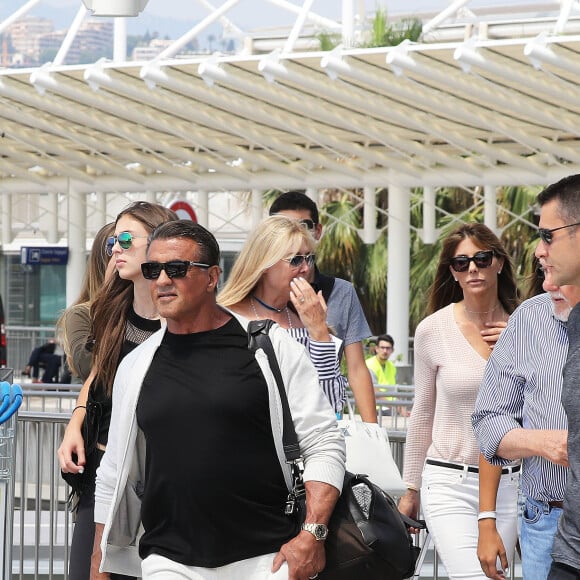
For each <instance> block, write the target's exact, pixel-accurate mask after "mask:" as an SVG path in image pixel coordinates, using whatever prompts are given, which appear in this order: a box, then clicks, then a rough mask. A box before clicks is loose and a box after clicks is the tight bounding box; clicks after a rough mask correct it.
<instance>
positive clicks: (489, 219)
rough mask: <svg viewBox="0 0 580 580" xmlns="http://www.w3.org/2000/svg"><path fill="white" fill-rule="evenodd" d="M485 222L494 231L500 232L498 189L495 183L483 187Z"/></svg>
mask: <svg viewBox="0 0 580 580" xmlns="http://www.w3.org/2000/svg"><path fill="white" fill-rule="evenodd" d="M483 223H484V224H485V225H486V226H487V227H488V228H489V229H490V230H491V231H492V232H494V233H496V234H498V233H499V228H498V227H497V189H496V188H495V186H494V185H485V186H484V188H483Z"/></svg>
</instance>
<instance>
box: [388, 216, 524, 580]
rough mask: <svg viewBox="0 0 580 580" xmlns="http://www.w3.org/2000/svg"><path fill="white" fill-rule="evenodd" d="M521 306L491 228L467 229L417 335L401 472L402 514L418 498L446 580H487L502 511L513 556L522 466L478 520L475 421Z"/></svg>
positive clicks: (446, 245) (453, 238)
mask: <svg viewBox="0 0 580 580" xmlns="http://www.w3.org/2000/svg"><path fill="white" fill-rule="evenodd" d="M518 304H519V293H518V289H517V286H516V281H515V277H514V273H513V268H512V265H511V262H510V259H509V256H508V255H507V253H506V251H505V249H504V247H503V246H502V244H501V242H500V240H499V239H498V238H497V236H496V235H495V234H494V233H493V232H492V231H491V230H490V229H489V228H488V227H487V226H485V225H483V224H464V225H462V226H460V227H459V228H457V229H456V230H455V231H453V232H452V233H451V234H450V235H449V236H447V238H446V239H445V240H444V242H443V248H442V250H441V256H440V258H439V264H438V267H437V272H436V275H435V280H434V282H433V284H432V286H431V289H430V293H429V302H428V308H429V316H427V317H426V318H425V319H424V320H423V321H421V323H420V324H419V326H418V327H417V331H416V333H415V402H414V405H413V411H412V413H411V419H410V422H409V429H408V432H407V444H406V450H405V465H404V472H403V480H404V481H405V482H406V484H407V487H408V490H407V493H406V494H405V495H404V496H403V497H402V498H401V500H400V503H399V509H400V510H401V512H403V513H405V514H407V515H410V516H413V517H416V516H417V512H418V509H419V490H420V492H421V506H422V508H423V514H424V516H425V520H426V522H427V526H428V528H429V531H430V533H431V536H432V538H433V541H434V544H435V547H436V549H437V552H438V554H439V556H440V557H441V561H442V562H443V565H444V566H445V569H446V570H447V573H448V575H449V578H462V579H468V578H485V576H484V574H483V572H482V570H481V567H480V564H479V560H478V558H477V538H478V519H481V518H482V516H483V517H495V516H496V513H497V528H498V531H499V532H500V534H501V536H502V538H503V540H504V544H505V546H506V549H507V553H508V554H513V549H514V546H515V542H516V511H517V493H518V477H519V473H518V472H519V466H516V467H514V468H512V467H509V468H504V469H503V472H504V473H503V474H502V475H501V480H500V484H499V493H498V499H497V509H496V511H494V512H491V511H485V512H483V513H481V514H480V513H479V511H480V510H479V456H480V453H479V448H478V445H477V441H476V439H475V435H474V433H473V429H472V426H471V414H472V412H473V409H474V406H475V399H476V397H477V393H478V390H479V386H480V383H481V380H482V377H483V371H484V367H485V363H486V361H487V359H488V357H489V355H490V352H491V349H492V348H493V346H494V344H495V342H496V341H497V339H498V337H499V335H500V333H501V331H502V330H503V329H504V328H505V326H506V323H507V319H508V317H509V315H510V314H511V313H512V312H513V311H514V310H515V308H516V307H517V305H518ZM489 467H490V469H495V468H493V467H492V466H489ZM498 469H499V468H498ZM485 509H486V510H489V508H488V507H486V508H485Z"/></svg>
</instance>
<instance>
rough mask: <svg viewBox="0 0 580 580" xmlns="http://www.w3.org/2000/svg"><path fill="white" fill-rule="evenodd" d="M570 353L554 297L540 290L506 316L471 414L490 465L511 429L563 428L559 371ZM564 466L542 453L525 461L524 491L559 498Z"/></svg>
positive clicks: (538, 496) (496, 460)
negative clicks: (557, 314) (553, 305)
mask: <svg viewBox="0 0 580 580" xmlns="http://www.w3.org/2000/svg"><path fill="white" fill-rule="evenodd" d="M567 352H568V334H567V330H566V324H565V323H563V322H561V321H559V320H557V319H556V318H555V317H554V312H553V309H552V301H551V300H550V296H549V295H548V294H541V295H539V296H535V297H534V298H530V299H529V300H526V301H525V302H523V303H522V304H521V305H520V307H519V308H518V309H517V310H516V311H515V312H514V313H513V314H512V315H511V316H510V319H509V322H508V325H507V328H506V329H505V330H504V331H503V332H502V334H501V336H500V338H499V340H498V342H497V344H496V346H495V348H494V349H493V353H492V355H491V357H490V359H489V362H488V363H487V366H486V368H485V374H484V377H483V382H482V385H481V390H480V393H479V396H478V398H477V402H476V405H475V412H474V413H473V426H474V429H475V432H476V435H477V439H478V441H479V444H480V447H481V451H482V453H483V454H484V456H485V458H486V459H487V460H488V461H490V462H491V463H495V464H496V465H497V464H502V465H503V464H509V463H510V461H508V460H505V459H501V458H500V457H498V456H497V455H496V453H497V448H498V446H499V444H500V442H501V440H502V439H503V437H504V435H505V434H506V433H507V432H508V431H511V430H512V429H521V428H522V427H523V428H524V429H567V428H568V423H567V420H566V414H565V412H564V408H563V406H562V403H561V394H562V369H563V367H564V362H565V361H566V353H567ZM566 473H567V469H566V468H565V467H562V466H561V465H556V464H554V463H552V462H550V461H548V460H547V459H544V458H543V457H526V458H524V459H523V468H522V491H523V493H524V494H525V495H526V496H528V497H531V498H533V499H535V500H538V501H546V502H547V501H554V500H562V498H563V497H564V488H565V483H566Z"/></svg>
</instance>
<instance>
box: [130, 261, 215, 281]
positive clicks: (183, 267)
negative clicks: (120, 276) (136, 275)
mask: <svg viewBox="0 0 580 580" xmlns="http://www.w3.org/2000/svg"><path fill="white" fill-rule="evenodd" d="M193 266H195V267H197V268H205V269H206V270H207V268H211V266H210V265H209V264H202V263H201V262H188V261H187V260H172V261H171V262H143V264H141V272H143V278H146V279H147V280H157V278H159V276H161V272H162V270H165V273H166V274H167V276H168V277H169V278H185V275H186V274H187V271H188V270H189V269H190V268H192V267H193Z"/></svg>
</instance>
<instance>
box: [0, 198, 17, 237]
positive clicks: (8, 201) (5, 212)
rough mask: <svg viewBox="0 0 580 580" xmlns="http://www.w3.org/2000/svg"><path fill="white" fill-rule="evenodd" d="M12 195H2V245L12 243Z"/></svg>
mask: <svg viewBox="0 0 580 580" xmlns="http://www.w3.org/2000/svg"><path fill="white" fill-rule="evenodd" d="M12 195H14V194H12V193H2V194H0V196H1V197H2V245H3V246H5V245H7V244H9V243H10V242H12Z"/></svg>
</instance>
